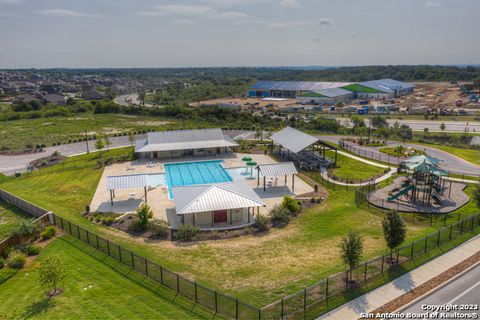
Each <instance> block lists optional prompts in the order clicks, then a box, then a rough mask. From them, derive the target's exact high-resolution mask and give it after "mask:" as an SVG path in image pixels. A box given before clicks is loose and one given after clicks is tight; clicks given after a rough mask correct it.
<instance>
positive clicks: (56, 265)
mask: <svg viewBox="0 0 480 320" xmlns="http://www.w3.org/2000/svg"><path fill="white" fill-rule="evenodd" d="M38 271H39V276H40V283H41V284H42V286H43V287H44V288H45V291H46V295H47V296H49V297H50V296H55V295H57V294H59V293H61V289H60V288H59V287H58V286H59V284H60V283H61V282H63V279H64V277H65V266H64V264H63V261H62V259H61V258H60V256H59V255H57V254H52V255H50V256H48V257H47V258H45V259H44V260H43V262H42V263H41V264H40V268H39V269H38Z"/></svg>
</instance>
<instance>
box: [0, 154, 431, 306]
mask: <svg viewBox="0 0 480 320" xmlns="http://www.w3.org/2000/svg"><path fill="white" fill-rule="evenodd" d="M108 154H109V152H105V153H104V156H108ZM91 156H92V155H90V157H91ZM84 157H85V156H84ZM363 166H364V165H363V164H361V163H360V166H358V164H357V169H356V170H364V169H363ZM374 168H375V167H374ZM379 169H380V168H379ZM47 170H51V169H47ZM352 170H353V169H352ZM101 174H102V170H101V169H94V168H93V167H88V168H82V169H76V170H68V171H61V172H58V171H57V172H52V173H50V174H43V175H42V174H34V175H32V176H30V177H28V176H27V177H22V178H17V179H12V180H8V181H6V182H4V183H2V184H0V187H1V188H5V189H7V190H9V191H10V192H13V193H15V194H17V195H19V196H22V197H24V198H26V199H28V200H30V201H32V202H34V203H36V204H38V205H40V206H42V207H45V208H48V209H50V210H52V211H54V212H55V213H56V214H58V215H60V216H62V217H64V218H67V219H69V220H71V221H72V222H75V223H78V224H80V225H82V226H84V227H86V228H88V229H90V230H92V231H94V232H97V233H99V234H101V235H103V236H106V237H109V238H110V239H112V240H114V241H116V242H118V243H121V244H122V245H124V246H125V247H127V248H129V249H131V250H133V251H135V252H137V253H139V254H140V255H143V256H146V257H149V258H150V259H151V260H153V261H155V262H157V263H159V264H162V265H164V266H165V267H167V268H170V269H171V270H174V271H178V272H180V273H181V274H183V275H184V276H187V277H190V278H194V279H197V280H198V281H200V283H203V284H205V285H208V286H210V287H213V288H216V289H218V290H219V291H221V292H225V293H229V294H232V295H235V296H237V297H239V298H242V299H244V300H246V301H248V302H250V303H252V304H253V305H256V306H261V305H263V304H266V303H269V302H271V301H273V300H275V299H278V298H280V297H282V296H284V295H287V294H290V293H292V292H294V291H296V290H299V289H301V288H302V287H304V286H306V285H310V284H312V283H314V282H316V281H318V280H320V279H321V278H322V277H323V276H326V275H328V274H330V273H333V272H337V271H340V270H343V266H342V263H341V260H340V256H339V247H338V244H339V241H340V239H341V237H342V236H343V235H345V234H346V233H347V232H349V231H351V230H354V231H357V232H359V233H360V234H361V235H362V236H363V237H364V239H365V249H366V251H365V258H366V259H367V258H370V257H373V256H375V255H378V254H379V253H382V252H384V250H385V245H384V241H383V237H382V231H381V215H379V214H378V213H377V212H372V211H369V210H367V209H359V208H357V207H356V206H355V203H354V191H353V190H349V191H346V190H344V189H342V190H336V191H333V190H331V194H330V196H329V198H328V200H327V201H326V202H325V203H323V204H321V205H319V206H318V207H315V208H312V209H309V210H307V211H305V212H304V213H303V214H302V215H301V216H300V217H298V218H296V219H293V220H292V221H291V223H290V224H289V225H288V226H287V227H285V228H283V229H274V230H272V231H271V232H270V233H269V234H268V235H263V236H245V237H240V238H234V239H229V240H222V241H206V242H200V243H193V244H187V245H184V244H177V243H171V242H167V241H165V242H158V243H145V242H144V241H143V240H142V239H137V238H132V237H128V236H126V235H125V234H123V233H119V232H116V231H113V230H112V229H109V228H106V227H103V226H97V225H95V224H92V223H91V222H90V221H88V220H86V219H84V218H83V217H82V216H81V215H80V214H79V212H81V211H83V210H84V208H85V205H86V204H88V203H89V202H90V199H91V197H92V196H93V193H94V191H95V188H96V187H97V184H98V181H99V179H100V177H101ZM432 230H433V228H430V227H426V226H420V225H409V231H408V239H409V240H411V239H416V238H419V237H421V236H423V235H425V234H426V233H428V232H430V231H432Z"/></svg>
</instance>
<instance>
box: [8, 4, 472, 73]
mask: <svg viewBox="0 0 480 320" xmlns="http://www.w3.org/2000/svg"><path fill="white" fill-rule="evenodd" d="M479 12H480V1H478V0H176V1H175V0H171V1H167V0H75V1H74V0H0V68H13V67H175V66H181V67H188V66H261V65H269V66H272V65H373V64H375V65H377V64H457V63H458V64H474V63H475V64H478V63H480V41H479V38H478V30H480V19H479Z"/></svg>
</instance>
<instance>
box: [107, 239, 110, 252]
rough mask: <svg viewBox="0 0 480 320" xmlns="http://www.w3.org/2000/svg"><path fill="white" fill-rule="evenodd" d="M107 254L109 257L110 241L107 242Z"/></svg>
mask: <svg viewBox="0 0 480 320" xmlns="http://www.w3.org/2000/svg"><path fill="white" fill-rule="evenodd" d="M107 252H108V255H109V256H110V241H108V240H107Z"/></svg>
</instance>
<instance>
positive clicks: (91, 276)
mask: <svg viewBox="0 0 480 320" xmlns="http://www.w3.org/2000/svg"><path fill="white" fill-rule="evenodd" d="M52 253H56V254H59V255H60V256H61V258H62V260H63V262H64V264H65V269H66V275H65V280H64V289H65V291H64V292H63V293H62V294H61V295H59V296H57V297H55V298H53V299H50V300H49V299H46V298H45V293H44V290H43V288H42V287H41V285H40V283H39V280H38V274H37V265H38V263H39V262H41V261H42V260H43V259H45V258H46V257H47V256H49V255H51V254H52ZM110 259H111V258H107V257H106V256H105V255H103V254H101V253H100V252H97V251H95V250H94V249H92V248H90V247H88V246H86V245H85V244H84V243H81V242H80V241H78V240H75V239H73V238H71V237H68V236H64V237H62V238H59V239H56V240H55V241H53V242H52V243H51V244H49V245H48V246H47V247H46V248H45V249H44V250H42V251H41V253H40V255H39V257H38V258H37V259H36V260H35V261H34V262H33V263H32V264H31V265H29V266H27V267H26V268H25V269H23V270H21V271H20V272H19V273H17V274H16V275H15V276H14V277H13V278H11V279H9V280H8V281H7V282H5V283H3V284H2V285H0V301H2V303H1V304H0V318H1V319H4V318H5V319H10V318H11V319H107V318H108V319H211V318H212V314H210V313H206V312H205V311H202V310H201V309H200V308H198V307H197V308H195V309H193V306H192V304H191V303H189V302H186V301H184V300H183V299H182V298H175V296H174V294H173V293H172V292H171V291H168V290H167V289H165V288H163V287H161V286H158V285H156V284H154V283H150V281H149V280H145V279H143V278H142V277H140V276H137V275H136V274H135V273H134V272H131V271H129V270H128V268H127V267H125V266H123V265H122V264H120V263H118V262H116V261H114V260H113V259H112V260H110ZM192 309H193V310H192ZM2 315H6V316H5V317H2ZM7 316H8V317H10V318H7Z"/></svg>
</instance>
